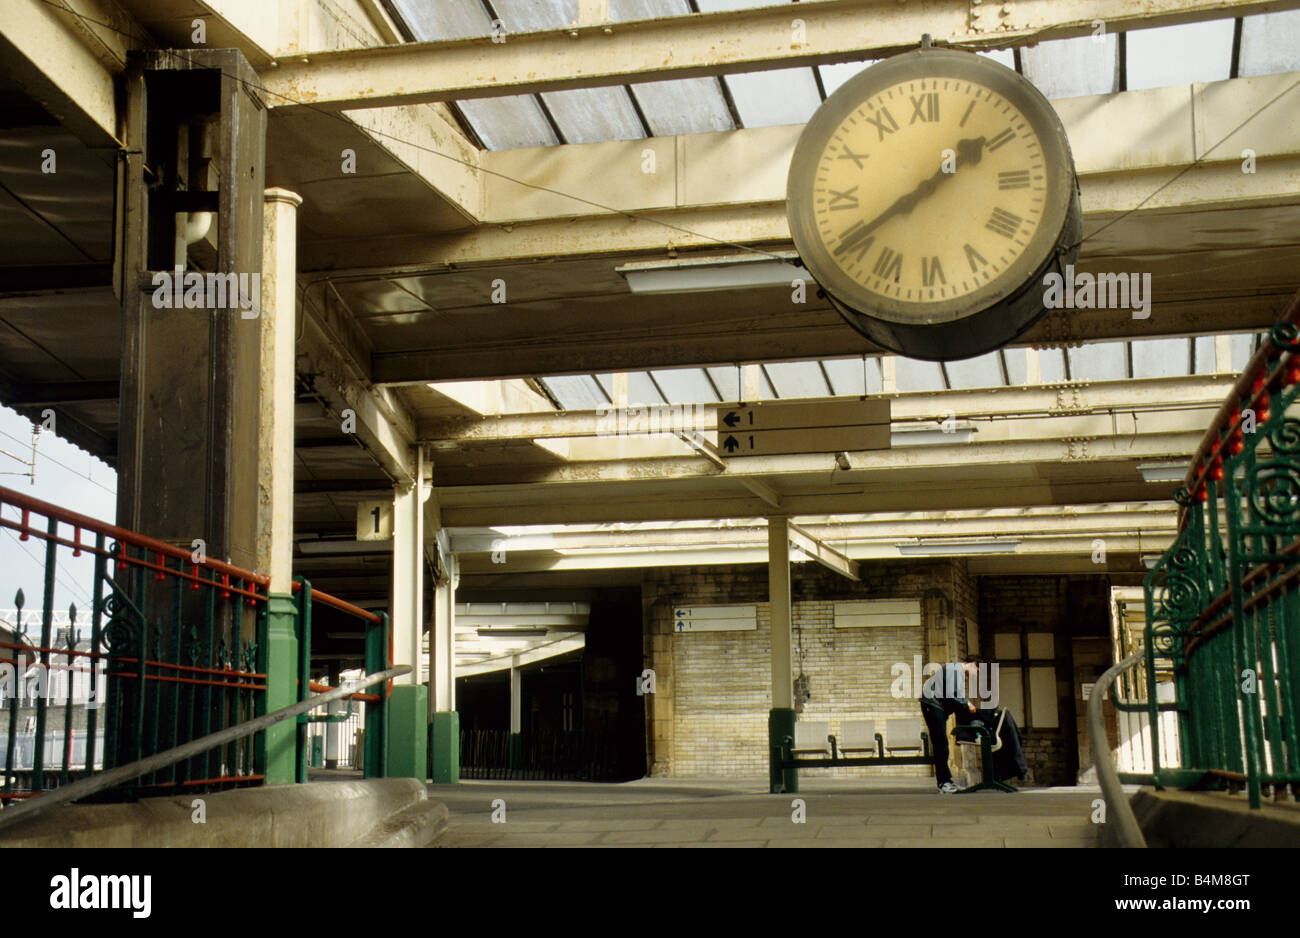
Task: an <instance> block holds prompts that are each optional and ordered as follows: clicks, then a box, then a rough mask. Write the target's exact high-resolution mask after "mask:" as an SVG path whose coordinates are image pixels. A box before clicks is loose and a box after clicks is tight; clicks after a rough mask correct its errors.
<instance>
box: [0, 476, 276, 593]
mask: <svg viewBox="0 0 1300 938" xmlns="http://www.w3.org/2000/svg"><path fill="white" fill-rule="evenodd" d="M0 503H4V504H8V505H13V506H15V507H17V508H20V509H22V511H23V523H24V526H25V527H26V526H27V525H26V521H27V513H28V512H30V511H34V512H36V513H37V514H41V515H44V516H45V517H47V518H55V519H57V520H59V521H62V522H63V523H65V524H68V525H71V526H73V527H82V528H85V529H86V530H87V531H93V532H95V533H96V534H103V535H104V536H105V537H109V538H112V539H113V540H115V541H117V542H118V543H127V544H131V545H133V546H135V547H140V548H143V549H145V550H151V551H153V552H154V553H157V554H166V555H167V556H168V557H173V558H175V559H177V560H185V561H192V558H191V555H190V552H189V551H188V550H184V549H183V548H180V547H176V546H174V545H172V544H168V543H167V542H166V541H160V540H158V539H156V538H152V537H148V536H147V535H144V534H139V533H137V532H135V531H132V530H130V529H128V528H119V527H118V526H117V525H115V524H106V523H105V522H103V521H98V520H96V519H95V518H91V517H90V516H89V515H83V514H79V513H77V512H75V511H68V510H67V509H66V508H60V507H59V506H58V505H53V504H51V503H49V502H44V501H41V500H40V499H39V498H32V497H31V496H30V495H24V494H22V493H21V492H16V491H14V490H13V489H10V488H5V487H4V486H0ZM32 533H33V534H38V533H40V532H37V531H32ZM200 566H203V567H207V568H208V569H209V570H214V571H216V572H217V573H222V574H225V575H226V576H231V577H235V578H236V579H240V580H247V581H248V582H250V583H256V584H258V585H259V586H262V587H266V586H269V585H270V583H271V578H270V577H268V576H264V575H263V574H260V573H254V572H253V571H251V570H244V569H242V568H240V567H236V566H234V565H233V564H228V563H222V562H221V561H220V560H211V559H207V560H204V561H203V563H202V564H200Z"/></svg>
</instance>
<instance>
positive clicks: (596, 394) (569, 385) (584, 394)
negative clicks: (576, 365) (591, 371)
mask: <svg viewBox="0 0 1300 938" xmlns="http://www.w3.org/2000/svg"><path fill="white" fill-rule="evenodd" d="M538 380H539V381H540V382H541V383H542V384H543V385H545V386H546V388H547V389H548V390H550V392H551V394H553V395H554V396H555V399H556V400H557V401H559V402H560V405H561V406H562V407H563V408H564V409H565V410H596V409H597V408H600V407H608V406H609V398H607V397H606V396H605V395H604V394H602V393H601V391H600V387H599V386H598V385H597V384H596V380H595V378H593V377H592V376H591V375H559V376H551V377H547V378H539V379H538Z"/></svg>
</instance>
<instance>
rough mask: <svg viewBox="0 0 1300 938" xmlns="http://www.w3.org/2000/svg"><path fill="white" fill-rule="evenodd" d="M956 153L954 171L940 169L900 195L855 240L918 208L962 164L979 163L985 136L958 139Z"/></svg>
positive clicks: (856, 233) (858, 233) (860, 231)
mask: <svg viewBox="0 0 1300 938" xmlns="http://www.w3.org/2000/svg"><path fill="white" fill-rule="evenodd" d="M956 153H957V156H956V159H955V160H954V163H953V172H951V173H949V172H945V171H944V170H943V169H940V170H939V171H938V172H936V173H935V174H934V175H933V176H931V177H930V178H929V179H926V180H925V181H923V182H922V183H921V184H920V185H918V186H917V187H916V188H915V189H913V190H912V191H911V192H909V193H907V195H904V196H900V197H899V198H898V199H896V200H895V201H894V204H893V205H891V206H889V208H887V209H885V210H884V211H883V212H881V213H880V214H879V215H877V216H876V217H875V218H874V219H872V220H871V222H870V223H868V224H867V226H866V227H865V228H863V229H861V230H858V231H856V232H855V233H854V240H855V241H859V242H860V241H861V240H862V239H863V238H865V237H866V236H867V235H869V234H871V232H873V231H875V230H876V229H877V228H879V227H880V226H881V225H883V224H884V223H885V222H887V221H888V220H889V219H891V218H893V217H894V216H895V215H906V214H907V213H908V212H910V211H911V210H912V209H914V208H916V206H917V204H918V203H919V202H921V201H922V200H923V199H925V198H926V197H927V196H929V195H932V194H933V193H934V191H935V190H936V189H938V188H939V184H940V183H941V182H943V181H944V180H945V179H947V178H948V177H950V176H953V175H955V174H956V171H957V169H959V168H960V167H961V166H962V165H964V164H970V165H971V166H974V165H975V164H977V163H979V161H980V158H981V157H982V156H983V154H984V138H983V137H967V138H965V139H962V140H958V141H957V150H956Z"/></svg>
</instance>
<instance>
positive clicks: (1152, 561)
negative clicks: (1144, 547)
mask: <svg viewBox="0 0 1300 938" xmlns="http://www.w3.org/2000/svg"><path fill="white" fill-rule="evenodd" d="M1163 556H1164V554H1143V555H1142V566H1144V567H1146V568H1147V569H1148V570H1152V569H1154V568H1155V565H1156V564H1158V563H1159V562H1160V558H1161V557H1163Z"/></svg>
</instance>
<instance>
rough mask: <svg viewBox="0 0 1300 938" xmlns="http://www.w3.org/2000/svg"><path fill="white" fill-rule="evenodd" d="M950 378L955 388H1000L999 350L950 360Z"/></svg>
mask: <svg viewBox="0 0 1300 938" xmlns="http://www.w3.org/2000/svg"><path fill="white" fill-rule="evenodd" d="M947 367H948V380H949V382H951V384H952V386H953V387H954V388H1000V387H1002V386H1003V384H1002V365H1001V363H1000V362H999V361H998V353H997V352H989V353H988V354H987V355H978V356H976V357H975V358H964V359H962V360H961V361H955V362H948V365H947Z"/></svg>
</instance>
